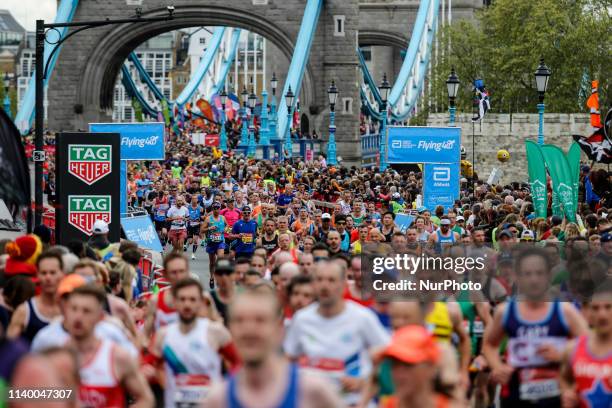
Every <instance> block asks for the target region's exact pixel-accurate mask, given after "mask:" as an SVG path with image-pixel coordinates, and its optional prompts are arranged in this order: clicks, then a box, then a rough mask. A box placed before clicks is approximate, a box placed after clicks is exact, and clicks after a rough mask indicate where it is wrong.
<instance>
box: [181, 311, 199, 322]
mask: <svg viewBox="0 0 612 408" xmlns="http://www.w3.org/2000/svg"><path fill="white" fill-rule="evenodd" d="M197 317H198V315H197V313H194V314H193V315H191V316H183V315H179V320H180V321H181V323H183V324H191V323H193V322H194V321H195V319H196V318H197Z"/></svg>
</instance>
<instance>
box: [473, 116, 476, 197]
mask: <svg viewBox="0 0 612 408" xmlns="http://www.w3.org/2000/svg"><path fill="white" fill-rule="evenodd" d="M475 139H476V125H475V124H474V121H472V194H473V195H474V199H475V198H476V142H475Z"/></svg>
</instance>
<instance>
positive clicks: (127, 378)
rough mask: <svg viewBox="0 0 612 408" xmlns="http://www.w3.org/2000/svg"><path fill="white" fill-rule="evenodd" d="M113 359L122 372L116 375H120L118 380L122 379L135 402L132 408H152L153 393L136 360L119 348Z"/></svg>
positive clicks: (115, 351)
mask: <svg viewBox="0 0 612 408" xmlns="http://www.w3.org/2000/svg"><path fill="white" fill-rule="evenodd" d="M113 358H114V363H115V367H117V368H116V369H118V370H120V372H119V373H116V374H119V375H118V378H120V379H121V383H122V384H123V386H124V387H125V390H126V391H127V393H128V394H129V395H130V397H131V398H132V400H133V403H132V404H130V407H133V408H140V407H142V408H148V407H152V406H153V405H154V403H155V400H154V398H153V393H152V392H151V388H149V384H147V381H146V379H145V377H144V375H142V373H141V372H140V370H139V367H138V365H137V364H136V360H135V359H134V358H132V357H131V356H130V355H129V354H127V352H126V351H125V350H123V349H121V348H119V347H117V348H115V349H114V353H113Z"/></svg>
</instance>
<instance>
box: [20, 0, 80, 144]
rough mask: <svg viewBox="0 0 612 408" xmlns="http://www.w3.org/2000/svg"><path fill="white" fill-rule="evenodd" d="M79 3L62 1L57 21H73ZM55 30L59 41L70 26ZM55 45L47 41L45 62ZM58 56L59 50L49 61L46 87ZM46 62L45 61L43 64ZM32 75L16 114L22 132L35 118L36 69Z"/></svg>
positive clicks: (26, 130)
mask: <svg viewBox="0 0 612 408" xmlns="http://www.w3.org/2000/svg"><path fill="white" fill-rule="evenodd" d="M78 5H79V0H62V2H61V3H60V5H59V7H58V9H57V15H56V16H55V23H69V22H71V21H72V18H73V17H74V13H75V12H76V9H77V6H78ZM55 31H57V33H59V37H58V38H57V40H58V41H59V39H61V38H63V37H64V36H65V35H66V33H67V32H68V27H62V28H57V29H55V30H53V32H55ZM51 35H53V34H51ZM52 40H55V38H52ZM54 47H55V41H54V44H49V43H47V42H45V53H44V61H45V63H46V62H47V61H48V60H49V55H50V54H51V51H52V50H53V48H54ZM60 51H61V50H60ZM58 57H59V52H56V53H55V54H53V57H52V58H51V61H49V65H48V73H47V78H46V79H45V88H46V87H47V84H48V83H49V78H51V74H52V73H53V69H54V68H55V62H56V61H57V58H58ZM45 63H43V66H44V64H45ZM31 75H32V76H31V77H30V82H29V83H28V89H27V90H26V93H25V95H24V97H23V101H22V103H21V106H20V108H19V111H18V112H17V115H16V116H15V125H16V126H17V128H19V131H20V132H21V133H22V134H26V133H27V132H28V131H29V130H30V128H31V127H32V121H33V120H34V103H35V96H36V94H35V89H34V88H35V86H34V85H35V82H36V74H35V72H34V70H32V74H31Z"/></svg>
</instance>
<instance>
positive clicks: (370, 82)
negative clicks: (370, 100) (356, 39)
mask: <svg viewBox="0 0 612 408" xmlns="http://www.w3.org/2000/svg"><path fill="white" fill-rule="evenodd" d="M357 56H358V57H359V65H360V66H361V72H363V80H364V82H365V84H366V85H367V86H368V88H370V91H371V92H372V95H374V99H376V103H377V104H379V105H380V104H381V103H382V99H381V97H380V91H379V90H378V87H377V86H376V83H375V82H374V79H373V78H372V74H370V70H369V69H368V66H367V65H366V61H365V57H364V56H363V52H362V51H361V48H359V47H357Z"/></svg>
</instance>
